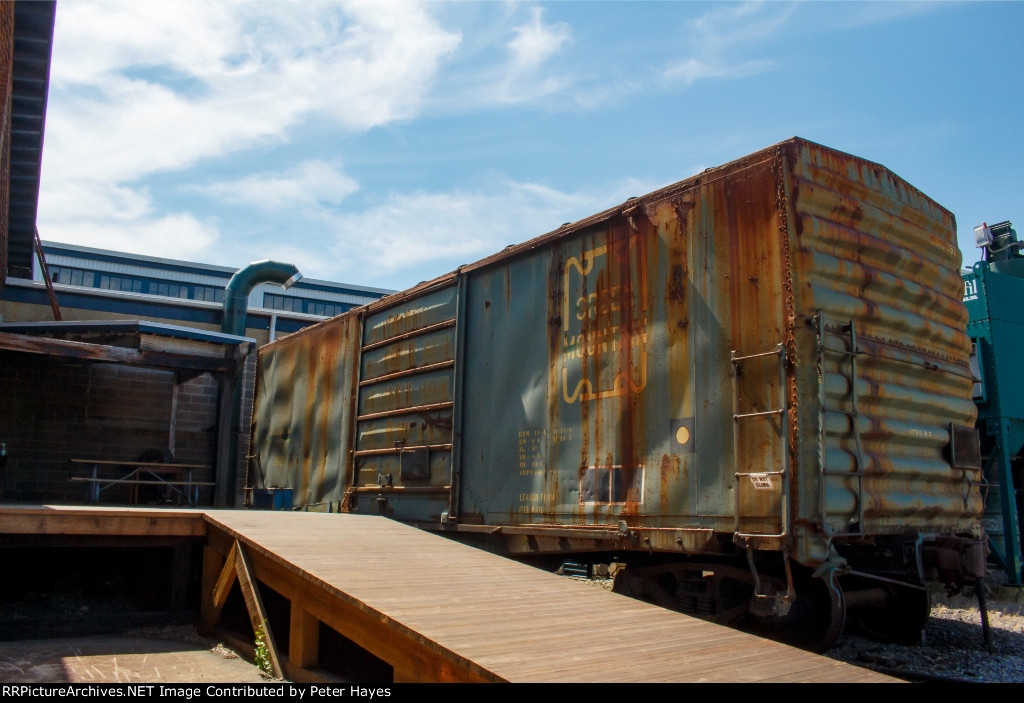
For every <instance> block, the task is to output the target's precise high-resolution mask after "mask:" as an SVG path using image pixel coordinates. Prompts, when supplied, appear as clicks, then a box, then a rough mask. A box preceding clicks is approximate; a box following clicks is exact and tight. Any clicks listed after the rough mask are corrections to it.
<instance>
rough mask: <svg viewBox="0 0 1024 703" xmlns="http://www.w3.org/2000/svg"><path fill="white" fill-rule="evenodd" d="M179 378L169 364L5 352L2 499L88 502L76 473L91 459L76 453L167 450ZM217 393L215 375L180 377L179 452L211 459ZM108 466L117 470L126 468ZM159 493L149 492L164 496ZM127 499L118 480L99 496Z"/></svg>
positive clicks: (200, 476) (207, 477) (127, 454)
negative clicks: (116, 362)
mask: <svg viewBox="0 0 1024 703" xmlns="http://www.w3.org/2000/svg"><path fill="white" fill-rule="evenodd" d="M173 385H174V374H173V373H172V372H170V371H160V370H154V369H140V368H131V367H126V366H117V365H114V364H98V363H92V364H84V363H79V362H74V361H68V360H64V359H57V358H54V357H49V356H43V355H38V354H22V353H15V352H3V353H0V388H2V389H3V398H2V399H0V442H4V443H6V445H7V455H8V460H7V466H6V468H5V469H4V471H3V479H4V483H3V496H2V498H3V500H5V501H24V502H67V503H72V504H75V503H82V502H83V501H84V498H85V495H86V487H85V486H86V484H82V483H72V482H70V481H69V480H68V479H70V478H71V477H72V476H74V475H81V476H84V475H88V474H87V472H88V468H87V467H75V466H73V465H72V464H70V463H69V460H70V459H107V460H129V461H130V460H132V459H138V458H139V457H140V456H141V455H142V453H143V452H144V451H146V450H158V451H162V450H164V449H167V447H168V439H169V431H170V418H171V397H172V388H173ZM217 393H218V389H217V384H216V382H215V381H214V380H213V379H212V378H211V377H210V376H208V375H203V376H199V377H198V378H195V379H192V380H190V381H188V382H186V383H184V384H182V386H181V388H180V390H179V396H178V415H177V418H178V420H177V426H176V431H175V452H174V456H175V459H176V460H177V461H180V462H185V463H203V464H206V465H208V466H210V467H212V466H213V464H214V458H215V452H216V437H217ZM107 471H108V473H109V475H111V476H112V475H113V474H116V473H117V471H118V469H117V468H116V467H115V468H113V469H108V470H107ZM101 475H103V472H102V471H101ZM212 476H213V472H212V468H210V469H207V470H203V471H200V472H197V473H196V475H195V476H194V477H193V478H194V479H195V480H201V481H212V480H213V478H212ZM144 493H145V491H144ZM150 493H153V492H152V491H150ZM160 497H161V496H159V495H155V494H154V495H149V496H146V495H143V496H141V499H146V500H148V501H157V502H159V499H160ZM129 498H130V492H129V489H128V488H127V487H124V486H117V487H112V488H110V489H107V490H105V491H103V493H102V494H101V498H100V502H101V504H103V503H107V504H115V503H124V502H127V501H128V500H129ZM202 499H205V500H202ZM201 500H202V502H205V503H207V504H208V503H209V502H210V501H211V500H212V490H206V491H204V493H203V494H201Z"/></svg>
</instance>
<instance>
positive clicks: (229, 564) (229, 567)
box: [210, 542, 238, 619]
mask: <svg viewBox="0 0 1024 703" xmlns="http://www.w3.org/2000/svg"><path fill="white" fill-rule="evenodd" d="M237 559H238V542H235V543H234V544H232V545H231V551H230V552H228V556H227V559H225V560H224V565H223V566H222V567H221V570H220V574H219V575H218V576H217V580H216V582H214V584H213V588H212V589H210V605H211V606H212V608H213V613H212V614H213V615H214V619H216V616H218V615H219V614H220V611H221V610H222V609H223V608H224V603H226V602H227V599H228V594H229V593H231V586H232V585H234V583H235V579H236V578H238V574H237V568H238V567H237V566H236V561H237Z"/></svg>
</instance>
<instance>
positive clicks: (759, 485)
mask: <svg viewBox="0 0 1024 703" xmlns="http://www.w3.org/2000/svg"><path fill="white" fill-rule="evenodd" d="M750 482H751V483H752V484H753V485H754V488H756V489H757V490H759V491H770V490H772V489H773V488H775V484H774V483H772V477H771V475H770V474H750Z"/></svg>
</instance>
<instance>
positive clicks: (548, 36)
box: [508, 7, 571, 72]
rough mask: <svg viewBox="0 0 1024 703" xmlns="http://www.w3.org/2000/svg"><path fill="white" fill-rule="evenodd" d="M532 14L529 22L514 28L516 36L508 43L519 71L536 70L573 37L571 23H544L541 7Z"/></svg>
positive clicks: (516, 68) (514, 64)
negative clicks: (570, 28)
mask: <svg viewBox="0 0 1024 703" xmlns="http://www.w3.org/2000/svg"><path fill="white" fill-rule="evenodd" d="M530 15H531V17H530V21H529V22H527V23H526V24H522V25H520V26H518V27H515V28H514V29H513V30H512V31H513V32H515V35H516V36H515V38H514V39H512V40H511V41H510V42H509V43H508V49H509V51H511V52H512V57H513V59H512V64H513V66H514V68H515V70H516V71H518V72H526V71H533V70H535V69H536V68H537V67H539V66H540V65H541V64H542V63H544V62H545V61H547V60H548V59H549V58H551V57H552V56H554V55H555V54H556V53H558V52H559V51H560V50H561V48H562V45H563V44H566V43H567V42H568V41H569V39H570V37H571V32H570V30H569V25H567V24H566V23H565V22H558V23H557V24H553V25H546V24H544V21H543V18H542V16H543V10H541V8H539V7H535V8H533V10H532V12H531V13H530Z"/></svg>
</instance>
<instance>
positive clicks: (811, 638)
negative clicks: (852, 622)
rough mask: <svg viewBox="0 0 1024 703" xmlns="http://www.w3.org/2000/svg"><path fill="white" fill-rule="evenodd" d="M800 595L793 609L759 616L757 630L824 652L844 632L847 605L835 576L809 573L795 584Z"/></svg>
mask: <svg viewBox="0 0 1024 703" xmlns="http://www.w3.org/2000/svg"><path fill="white" fill-rule="evenodd" d="M794 587H795V590H796V598H795V599H794V601H793V605H792V607H791V608H790V611H789V613H787V614H786V615H784V616H781V617H779V616H769V617H761V618H758V619H757V624H756V625H755V627H754V631H755V632H757V633H758V634H761V635H764V636H766V637H770V638H772V639H775V640H779V641H780V642H785V643H786V644H791V645H793V646H795V647H800V648H801V649H807V650H810V651H812V652H824V651H826V650H827V649H829V648H830V647H832V645H834V644H835V643H836V640H838V639H839V636H840V635H841V634H842V633H843V626H844V624H845V622H846V608H845V606H844V605H843V594H842V592H841V591H840V590H839V586H838V584H837V583H835V579H834V578H832V575H831V574H829V575H828V576H827V577H826V578H815V577H807V576H805V577H804V578H801V579H799V580H797V582H796V583H795V584H794Z"/></svg>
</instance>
